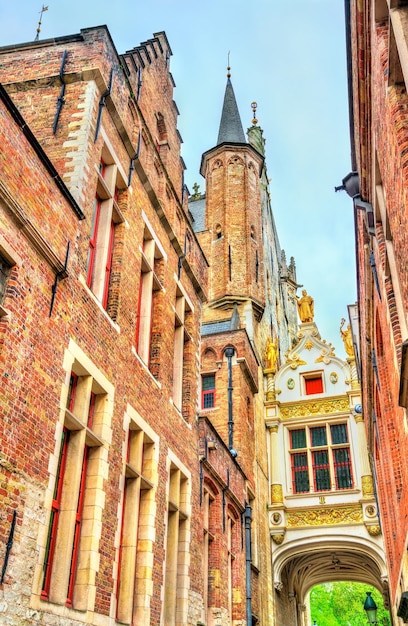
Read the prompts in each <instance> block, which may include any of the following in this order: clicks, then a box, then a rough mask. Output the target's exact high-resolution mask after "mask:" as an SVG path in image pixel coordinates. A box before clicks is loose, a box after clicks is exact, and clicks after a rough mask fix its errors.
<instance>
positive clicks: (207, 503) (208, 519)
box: [203, 489, 214, 623]
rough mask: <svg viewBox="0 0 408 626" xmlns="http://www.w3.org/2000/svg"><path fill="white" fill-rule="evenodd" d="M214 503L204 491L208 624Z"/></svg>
mask: <svg viewBox="0 0 408 626" xmlns="http://www.w3.org/2000/svg"><path fill="white" fill-rule="evenodd" d="M213 502H214V496H213V495H212V493H210V491H208V489H204V496H203V526H204V537H203V540H204V546H203V570H204V571H203V574H204V575H203V579H204V598H203V600H204V611H205V622H206V623H208V621H209V620H208V610H209V596H208V592H209V588H210V584H211V583H210V567H211V544H212V542H213V540H214V535H213V534H212V532H211V531H212V526H213V520H212V511H211V508H212V504H213Z"/></svg>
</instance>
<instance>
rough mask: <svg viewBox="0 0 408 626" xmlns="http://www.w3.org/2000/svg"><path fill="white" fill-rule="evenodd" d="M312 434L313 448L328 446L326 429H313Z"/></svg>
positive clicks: (321, 427) (319, 427)
mask: <svg viewBox="0 0 408 626" xmlns="http://www.w3.org/2000/svg"><path fill="white" fill-rule="evenodd" d="M310 434H311V438H312V447H313V448H315V447H316V446H326V445H327V435H326V427H325V426H318V427H317V428H311V429H310Z"/></svg>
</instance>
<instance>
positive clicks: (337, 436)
mask: <svg viewBox="0 0 408 626" xmlns="http://www.w3.org/2000/svg"><path fill="white" fill-rule="evenodd" d="M330 430H331V438H332V443H333V444H336V443H348V435H347V424H334V425H333V426H330Z"/></svg>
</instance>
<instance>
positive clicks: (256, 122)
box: [251, 102, 258, 126]
mask: <svg viewBox="0 0 408 626" xmlns="http://www.w3.org/2000/svg"><path fill="white" fill-rule="evenodd" d="M257 106H258V104H257V103H256V102H251V109H252V115H253V118H252V124H253V125H254V126H256V124H258V120H257V119H256V109H257Z"/></svg>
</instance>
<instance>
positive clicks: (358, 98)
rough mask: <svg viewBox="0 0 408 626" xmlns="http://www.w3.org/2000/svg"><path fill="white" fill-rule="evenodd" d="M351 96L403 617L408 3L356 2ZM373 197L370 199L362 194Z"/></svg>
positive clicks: (375, 377) (395, 594)
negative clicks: (407, 14) (407, 17)
mask: <svg viewBox="0 0 408 626" xmlns="http://www.w3.org/2000/svg"><path fill="white" fill-rule="evenodd" d="M349 4H350V15H349V18H350V20H349V23H348V32H349V35H350V72H349V76H350V86H351V91H350V103H351V105H352V118H351V121H352V131H353V132H352V145H353V146H354V151H353V163H352V167H353V170H355V171H356V173H357V175H358V178H359V185H360V190H359V193H358V194H357V195H356V197H355V200H354V207H355V222H356V245H357V264H358V267H357V270H358V289H359V293H358V296H359V313H360V352H361V364H362V390H363V408H364V416H365V423H366V427H367V433H368V442H369V448H370V453H371V456H372V465H373V468H374V470H375V474H376V477H377V490H378V499H379V504H380V510H381V524H382V529H383V534H384V540H385V547H386V556H387V564H388V570H389V580H390V596H391V608H392V612H393V619H394V623H395V624H397V623H398V624H400V623H402V621H401V620H402V618H404V621H406V618H408V615H403V614H399V615H398V616H397V614H398V610H399V607H400V603H401V594H402V593H403V592H406V590H407V586H408V562H407V558H406V548H407V513H408V494H407V492H406V484H407V479H408V475H407V465H406V463H405V462H404V459H403V453H402V451H403V450H404V447H405V445H406V443H407V415H406V407H407V400H406V391H405V385H406V383H405V380H406V360H405V343H406V340H407V338H408V333H407V309H408V274H407V271H406V260H407V234H406V233H407V219H408V213H407V168H406V155H405V152H406V145H407V136H408V135H407V114H406V108H407V102H408V99H407V90H406V85H407V80H406V76H407V63H406V59H407V46H406V34H407V27H406V6H405V5H406V3H405V2H395V3H391V9H389V7H388V5H389V4H390V3H386V2H361V3H357V2H350V3H349ZM361 201H363V204H361Z"/></svg>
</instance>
